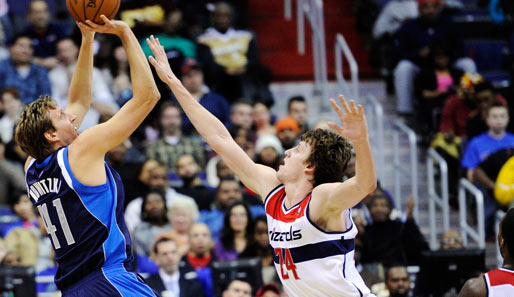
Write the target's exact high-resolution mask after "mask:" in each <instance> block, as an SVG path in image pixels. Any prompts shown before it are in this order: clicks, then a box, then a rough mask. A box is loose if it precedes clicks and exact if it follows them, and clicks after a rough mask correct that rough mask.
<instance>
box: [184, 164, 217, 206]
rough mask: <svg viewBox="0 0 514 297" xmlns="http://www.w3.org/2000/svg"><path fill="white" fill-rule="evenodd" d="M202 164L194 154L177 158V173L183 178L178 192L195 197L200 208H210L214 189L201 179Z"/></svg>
mask: <svg viewBox="0 0 514 297" xmlns="http://www.w3.org/2000/svg"><path fill="white" fill-rule="evenodd" d="M199 174H200V165H198V163H197V162H196V160H195V158H194V156H193V155H190V154H185V155H182V156H180V157H179V158H178V160H177V175H178V176H179V177H180V179H181V180H182V187H180V188H177V192H179V193H181V194H184V195H186V196H190V197H193V199H194V200H195V202H196V205H198V208H199V209H209V206H210V205H211V203H212V200H213V198H214V191H213V190H212V189H209V188H207V187H206V186H205V185H204V184H203V182H202V180H201V179H200V176H199Z"/></svg>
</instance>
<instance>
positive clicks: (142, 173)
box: [107, 146, 162, 207]
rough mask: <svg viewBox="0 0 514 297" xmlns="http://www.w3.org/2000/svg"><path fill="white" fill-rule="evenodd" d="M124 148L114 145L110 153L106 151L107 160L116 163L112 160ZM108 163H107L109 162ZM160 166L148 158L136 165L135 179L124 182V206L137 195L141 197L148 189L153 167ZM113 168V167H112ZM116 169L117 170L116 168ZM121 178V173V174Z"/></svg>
mask: <svg viewBox="0 0 514 297" xmlns="http://www.w3.org/2000/svg"><path fill="white" fill-rule="evenodd" d="M123 150H124V148H123V147H121V148H120V147H119V146H118V147H116V148H114V149H113V150H111V151H113V152H112V153H108V155H107V156H108V157H107V162H110V163H114V164H116V163H118V161H113V159H114V160H116V159H119V158H121V157H120V156H119V155H120V154H122V152H123ZM110 163H109V164H110ZM159 166H162V165H160V164H159V162H157V161H156V160H153V159H148V160H146V161H144V163H143V164H141V166H138V168H137V170H134V174H135V175H136V180H133V182H132V183H128V184H124V187H125V207H127V205H128V204H129V203H130V202H131V201H132V200H134V199H135V198H138V197H143V196H144V195H145V194H146V193H147V192H148V191H149V190H150V172H152V170H153V169H155V168H157V167H159ZM113 168H114V167H113ZM116 171H117V170H116ZM120 175H121V174H120ZM121 176H122V178H123V175H121Z"/></svg>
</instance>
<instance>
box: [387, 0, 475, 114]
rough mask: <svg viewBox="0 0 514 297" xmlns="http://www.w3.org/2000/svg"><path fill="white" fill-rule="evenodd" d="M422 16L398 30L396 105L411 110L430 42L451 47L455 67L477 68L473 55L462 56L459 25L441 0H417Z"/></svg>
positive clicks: (399, 108)
mask: <svg viewBox="0 0 514 297" xmlns="http://www.w3.org/2000/svg"><path fill="white" fill-rule="evenodd" d="M418 9H419V16H418V18H416V19H413V20H409V21H406V22H405V23H404V24H403V25H402V26H401V28H400V29H399V31H398V40H397V50H398V51H399V56H400V61H399V62H398V64H397V66H396V68H395V70H394V85H395V90H396V95H397V105H396V109H397V111H398V112H400V113H404V114H410V113H412V112H413V111H414V110H413V98H412V97H413V95H414V77H415V75H416V74H417V73H418V72H419V69H420V68H419V67H420V66H422V65H423V64H424V63H426V59H427V56H428V54H429V51H430V46H431V45H432V44H434V43H435V42H437V43H439V44H441V45H442V46H444V47H445V48H448V49H451V50H452V53H451V55H450V57H451V60H453V61H455V64H454V65H455V67H456V68H459V69H462V70H464V71H465V72H471V73H475V72H476V65H475V62H473V60H471V59H470V58H463V53H464V47H463V44H462V40H461V38H460V36H459V33H458V32H457V30H456V26H455V25H454V23H453V22H450V21H448V20H447V19H445V18H444V17H443V16H441V15H440V12H441V9H442V3H441V0H418Z"/></svg>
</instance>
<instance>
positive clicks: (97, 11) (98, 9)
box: [92, 0, 105, 23]
mask: <svg viewBox="0 0 514 297" xmlns="http://www.w3.org/2000/svg"><path fill="white" fill-rule="evenodd" d="M104 2H105V0H102V3H100V6H98V8H97V9H96V13H95V15H94V16H93V18H92V19H93V20H92V21H93V22H95V20H96V16H97V15H98V13H99V12H100V11H101V10H102V5H104ZM101 20H102V19H100V21H101ZM95 23H96V22H95Z"/></svg>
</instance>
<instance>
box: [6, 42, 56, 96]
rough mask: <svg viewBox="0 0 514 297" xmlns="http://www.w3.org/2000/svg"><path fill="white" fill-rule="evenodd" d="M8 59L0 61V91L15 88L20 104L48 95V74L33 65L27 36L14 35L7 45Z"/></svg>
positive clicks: (31, 51) (30, 44)
mask: <svg viewBox="0 0 514 297" xmlns="http://www.w3.org/2000/svg"><path fill="white" fill-rule="evenodd" d="M9 52H10V54H11V56H10V58H8V59H5V60H2V61H0V89H4V88H6V87H12V88H16V89H17V90H18V92H19V95H20V99H21V102H23V104H28V103H30V102H32V101H34V100H36V99H37V98H38V97H39V96H40V95H42V94H50V92H51V91H50V81H49V79H48V72H47V71H46V69H44V68H43V67H41V66H38V65H36V64H34V63H33V54H34V48H33V44H32V40H31V39H30V37H29V36H27V35H21V34H20V35H16V36H15V37H13V39H12V40H11V43H10V44H9Z"/></svg>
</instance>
